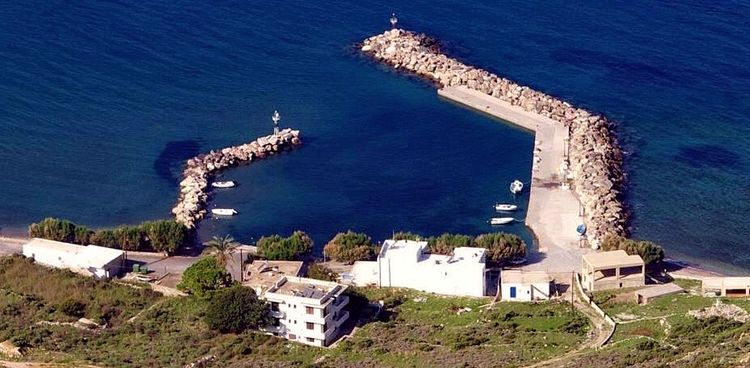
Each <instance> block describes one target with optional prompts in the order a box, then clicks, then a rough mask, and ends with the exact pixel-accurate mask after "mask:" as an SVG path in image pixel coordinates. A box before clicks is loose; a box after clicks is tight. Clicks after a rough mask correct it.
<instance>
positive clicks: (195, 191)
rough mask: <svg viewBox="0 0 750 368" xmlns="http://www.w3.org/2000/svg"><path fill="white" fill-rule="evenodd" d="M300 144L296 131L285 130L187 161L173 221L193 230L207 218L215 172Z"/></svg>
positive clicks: (173, 209)
mask: <svg viewBox="0 0 750 368" xmlns="http://www.w3.org/2000/svg"><path fill="white" fill-rule="evenodd" d="M301 143H302V141H301V140H300V138H299V130H291V129H284V130H281V131H280V132H279V134H276V135H274V134H272V135H268V136H265V137H260V138H258V139H256V140H254V141H252V142H250V143H246V144H243V145H240V146H234V147H227V148H223V149H221V150H218V151H211V152H209V153H207V154H201V155H198V156H196V157H193V158H191V159H189V160H187V163H186V167H185V170H184V171H183V172H182V177H183V180H182V181H181V182H180V197H179V200H178V201H177V204H176V205H175V206H174V208H172V213H173V214H174V216H175V219H176V220H177V221H178V222H181V223H183V224H185V226H187V227H188V228H189V229H192V228H194V227H195V225H196V223H197V222H198V221H200V219H202V218H203V217H204V216H205V215H206V213H207V210H206V201H207V200H208V192H207V190H208V189H207V188H209V185H210V181H211V178H212V177H213V175H214V174H216V173H217V172H218V171H220V170H223V169H226V168H228V167H232V166H236V165H239V164H240V163H250V162H252V161H253V160H256V159H261V158H264V157H266V156H268V155H273V154H275V153H278V152H281V151H285V150H289V149H292V148H293V147H295V146H297V145H300V144H301Z"/></svg>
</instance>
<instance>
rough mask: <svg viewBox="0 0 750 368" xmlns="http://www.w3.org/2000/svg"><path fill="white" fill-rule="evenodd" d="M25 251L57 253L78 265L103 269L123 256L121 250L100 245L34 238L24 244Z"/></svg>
mask: <svg viewBox="0 0 750 368" xmlns="http://www.w3.org/2000/svg"><path fill="white" fill-rule="evenodd" d="M23 247H24V249H34V250H35V251H37V250H38V251H41V252H55V253H58V255H59V256H67V257H70V258H74V259H75V260H76V263H77V264H78V265H80V266H85V267H96V268H101V267H104V266H105V265H107V264H109V263H110V262H112V261H114V260H116V259H117V258H119V257H121V256H122V255H123V252H122V251H121V250H119V249H113V248H105V247H100V246H98V245H89V246H84V245H78V244H71V243H64V242H59V241H54V240H48V239H40V238H34V239H31V240H30V241H29V242H28V243H26V244H24V246H23Z"/></svg>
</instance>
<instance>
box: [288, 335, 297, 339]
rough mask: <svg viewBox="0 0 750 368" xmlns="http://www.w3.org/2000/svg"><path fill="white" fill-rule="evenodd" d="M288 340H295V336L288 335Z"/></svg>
mask: <svg viewBox="0 0 750 368" xmlns="http://www.w3.org/2000/svg"><path fill="white" fill-rule="evenodd" d="M289 340H297V335H295V334H289Z"/></svg>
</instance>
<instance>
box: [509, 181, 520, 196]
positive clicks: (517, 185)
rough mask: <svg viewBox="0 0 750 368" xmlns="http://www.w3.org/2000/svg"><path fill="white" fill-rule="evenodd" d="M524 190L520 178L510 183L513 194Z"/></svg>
mask: <svg viewBox="0 0 750 368" xmlns="http://www.w3.org/2000/svg"><path fill="white" fill-rule="evenodd" d="M522 190H523V183H522V182H521V181H520V180H514V181H513V182H512V183H510V192H511V193H513V194H518V193H520V192H521V191H522Z"/></svg>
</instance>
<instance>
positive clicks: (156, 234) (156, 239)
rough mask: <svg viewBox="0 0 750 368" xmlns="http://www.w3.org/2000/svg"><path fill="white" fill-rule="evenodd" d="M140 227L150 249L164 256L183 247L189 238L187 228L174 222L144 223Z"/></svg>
mask: <svg viewBox="0 0 750 368" xmlns="http://www.w3.org/2000/svg"><path fill="white" fill-rule="evenodd" d="M141 227H142V228H143V230H144V232H145V233H146V237H148V240H149V243H150V246H151V248H153V249H154V250H155V251H157V252H164V253H166V254H173V253H174V252H176V251H177V250H178V249H180V248H182V247H183V246H185V244H186V243H187V242H188V239H189V237H190V236H189V235H190V234H189V230H188V228H187V227H186V226H185V225H184V224H182V223H179V222H177V221H174V220H161V221H151V222H144V223H143V224H141Z"/></svg>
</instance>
